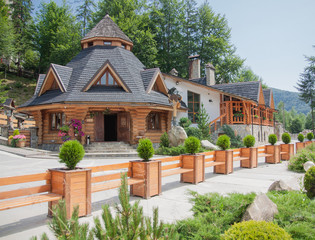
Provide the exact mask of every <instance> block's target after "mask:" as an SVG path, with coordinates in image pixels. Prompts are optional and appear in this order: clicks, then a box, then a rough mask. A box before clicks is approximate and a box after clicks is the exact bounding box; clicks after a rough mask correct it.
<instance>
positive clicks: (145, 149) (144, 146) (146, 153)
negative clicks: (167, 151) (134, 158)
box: [137, 138, 154, 161]
mask: <svg viewBox="0 0 315 240" xmlns="http://www.w3.org/2000/svg"><path fill="white" fill-rule="evenodd" d="M137 152H138V156H139V157H140V158H142V159H143V160H144V161H149V160H150V158H151V157H153V154H154V148H153V144H152V142H151V140H150V139H147V138H145V139H140V141H139V145H138V148H137Z"/></svg>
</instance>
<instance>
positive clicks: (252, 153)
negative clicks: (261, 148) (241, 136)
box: [240, 147, 258, 168]
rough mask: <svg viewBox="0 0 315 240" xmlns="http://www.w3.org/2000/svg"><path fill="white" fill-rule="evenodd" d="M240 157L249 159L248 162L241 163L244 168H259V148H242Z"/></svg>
mask: <svg viewBox="0 0 315 240" xmlns="http://www.w3.org/2000/svg"><path fill="white" fill-rule="evenodd" d="M240 157H248V160H242V161H241V167H243V168H256V167H257V166H258V148H257V147H251V148H241V149H240Z"/></svg>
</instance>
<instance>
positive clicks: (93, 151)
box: [85, 149, 136, 153]
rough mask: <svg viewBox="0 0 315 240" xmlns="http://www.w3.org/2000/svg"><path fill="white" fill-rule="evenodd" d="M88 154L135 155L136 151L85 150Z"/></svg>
mask: <svg viewBox="0 0 315 240" xmlns="http://www.w3.org/2000/svg"><path fill="white" fill-rule="evenodd" d="M85 152H86V153H120V152H122V153H135V152H136V151H135V150H134V149H132V150H120V149H119V150H117V149H112V150H106V151H104V150H102V149H94V150H85Z"/></svg>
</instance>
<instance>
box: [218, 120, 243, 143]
mask: <svg viewBox="0 0 315 240" xmlns="http://www.w3.org/2000/svg"><path fill="white" fill-rule="evenodd" d="M222 131H223V133H224V134H225V135H227V136H228V137H229V138H230V142H231V148H240V147H244V145H243V141H242V138H241V136H239V135H235V132H234V131H233V129H232V128H231V127H230V126H228V125H223V126H222Z"/></svg>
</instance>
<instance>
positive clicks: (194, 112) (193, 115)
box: [187, 91, 200, 123]
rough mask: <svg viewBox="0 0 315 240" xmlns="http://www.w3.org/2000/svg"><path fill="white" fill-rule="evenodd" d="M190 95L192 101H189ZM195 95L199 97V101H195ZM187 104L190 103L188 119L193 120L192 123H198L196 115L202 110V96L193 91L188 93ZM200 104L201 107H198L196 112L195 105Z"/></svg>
mask: <svg viewBox="0 0 315 240" xmlns="http://www.w3.org/2000/svg"><path fill="white" fill-rule="evenodd" d="M189 93H191V94H192V98H193V100H192V101H189ZM195 95H198V96H199V101H198V102H197V101H195ZM187 102H188V118H189V119H190V120H191V122H192V123H196V114H197V113H198V112H199V110H200V94H198V93H194V92H191V91H187ZM196 103H198V104H199V107H198V111H195V104H196ZM190 104H192V112H191V111H190V109H189V106H190Z"/></svg>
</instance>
